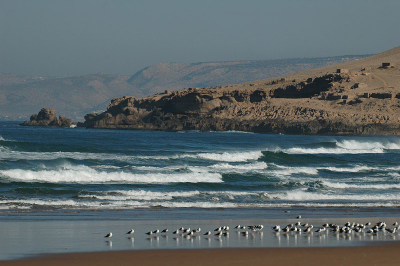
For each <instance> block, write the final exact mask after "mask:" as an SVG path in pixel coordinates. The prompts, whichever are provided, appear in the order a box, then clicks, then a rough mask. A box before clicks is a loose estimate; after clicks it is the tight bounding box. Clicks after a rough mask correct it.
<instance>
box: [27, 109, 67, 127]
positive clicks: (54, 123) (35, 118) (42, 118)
mask: <svg viewBox="0 0 400 266" xmlns="http://www.w3.org/2000/svg"><path fill="white" fill-rule="evenodd" d="M71 125H72V120H71V119H69V118H66V117H63V116H62V115H60V117H59V118H58V119H57V115H56V111H55V110H54V109H53V108H42V110H40V112H39V113H38V114H37V115H32V116H31V118H30V121H25V122H24V123H22V124H21V126H46V127H70V126H71Z"/></svg>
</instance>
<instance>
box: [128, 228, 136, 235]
mask: <svg viewBox="0 0 400 266" xmlns="http://www.w3.org/2000/svg"><path fill="white" fill-rule="evenodd" d="M134 232H135V230H133V229H131V230H129V231H128V232H127V233H126V234H127V235H131V234H133V233H134Z"/></svg>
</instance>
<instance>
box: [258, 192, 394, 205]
mask: <svg viewBox="0 0 400 266" xmlns="http://www.w3.org/2000/svg"><path fill="white" fill-rule="evenodd" d="M266 196H268V197H271V198H277V199H280V200H291V201H304V202H307V201H322V200H345V201H347V202H348V201H390V200H393V201H399V195H398V194H390V193H383V194H379V195H376V194H362V195H357V194H338V193H336V194H323V193H315V192H306V191H304V190H293V191H289V192H286V193H266ZM349 203H350V202H349Z"/></svg>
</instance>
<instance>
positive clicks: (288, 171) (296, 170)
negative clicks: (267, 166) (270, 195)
mask: <svg viewBox="0 0 400 266" xmlns="http://www.w3.org/2000/svg"><path fill="white" fill-rule="evenodd" d="M276 167H278V168H281V170H273V171H270V172H268V173H270V174H272V175H274V176H276V177H280V176H291V175H293V174H305V175H317V174H318V169H317V168H315V167H287V166H280V165H276Z"/></svg>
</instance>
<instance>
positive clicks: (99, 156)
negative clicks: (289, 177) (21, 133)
mask: <svg viewBox="0 0 400 266" xmlns="http://www.w3.org/2000/svg"><path fill="white" fill-rule="evenodd" d="M261 156H262V153H261V151H251V152H222V153H194V154H188V153H185V154H175V155H170V156H159V155H154V156H152V155H148V156H127V155H121V154H109V153H84V152H21V151H9V152H5V153H1V154H0V159H11V160H54V159H60V158H70V159H75V160H89V159H91V160H117V161H123V162H129V163H131V162H136V161H138V160H166V161H167V160H180V159H185V158H193V159H202V160H211V161H221V162H247V161H256V160H258V158H260V157H261Z"/></svg>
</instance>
